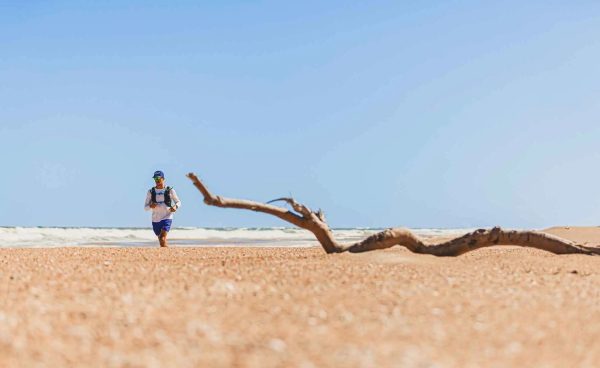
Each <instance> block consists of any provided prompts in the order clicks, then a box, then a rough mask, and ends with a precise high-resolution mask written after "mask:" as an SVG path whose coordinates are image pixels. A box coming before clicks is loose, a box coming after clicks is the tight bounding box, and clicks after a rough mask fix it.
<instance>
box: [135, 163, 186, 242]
mask: <svg viewBox="0 0 600 368" xmlns="http://www.w3.org/2000/svg"><path fill="white" fill-rule="evenodd" d="M153 178H154V182H155V183H156V186H154V187H152V188H151V189H150V190H149V191H148V194H147V195H146V204H145V205H144V210H146V211H150V210H151V211H152V228H153V229H154V234H156V236H158V241H159V243H160V246H161V247H167V246H168V245H167V234H168V233H169V230H171V223H172V222H173V213H174V212H175V211H177V210H178V209H179V207H180V206H181V201H180V200H179V197H177V193H175V189H173V188H171V187H165V174H164V173H163V172H162V171H156V172H155V173H154V176H153Z"/></svg>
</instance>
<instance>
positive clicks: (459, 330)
mask: <svg viewBox="0 0 600 368" xmlns="http://www.w3.org/2000/svg"><path fill="white" fill-rule="evenodd" d="M549 232H552V233H554V234H557V235H561V236H565V237H570V238H572V239H578V240H579V241H588V242H590V243H594V242H595V241H596V240H600V231H599V230H598V228H569V229H567V228H555V229H551V230H549ZM598 243H600V242H598ZM0 262H1V268H0V269H1V272H0V280H1V283H0V296H1V299H0V366H2V367H5V366H24V367H27V366H52V367H56V366H108V367H142V366H143V367H198V366H202V367H340V366H343V367H481V366H486V367H506V366H547V367H565V366H577V367H594V366H598V364H599V363H598V362H600V257H590V256H581V255H567V256H556V255H552V254H549V253H546V252H543V251H537V250H530V249H523V248H517V247H496V248H489V249H483V250H478V251H475V252H472V253H469V254H466V255H463V256H460V257H456V258H435V257H433V256H427V255H413V254H411V253H409V252H408V251H406V250H405V249H403V248H400V247H396V248H394V249H390V250H386V251H376V252H371V253H365V254H341V255H326V254H324V253H323V252H322V251H321V250H320V249H319V248H308V249H307V248H296V249H294V248H292V249H290V248H171V249H148V248H109V249H106V248H104V249H101V248H54V249H3V250H0Z"/></svg>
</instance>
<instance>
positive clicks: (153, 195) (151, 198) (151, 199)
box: [150, 187, 156, 204]
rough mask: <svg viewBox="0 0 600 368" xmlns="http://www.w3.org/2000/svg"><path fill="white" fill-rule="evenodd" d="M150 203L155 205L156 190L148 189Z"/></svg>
mask: <svg viewBox="0 0 600 368" xmlns="http://www.w3.org/2000/svg"><path fill="white" fill-rule="evenodd" d="M150 203H153V204H156V188H154V187H152V188H151V189H150Z"/></svg>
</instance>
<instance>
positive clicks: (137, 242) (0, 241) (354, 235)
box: [0, 227, 471, 248]
mask: <svg viewBox="0 0 600 368" xmlns="http://www.w3.org/2000/svg"><path fill="white" fill-rule="evenodd" d="M381 230H382V229H372V228H351V229H334V230H333V231H334V233H335V235H336V237H337V239H338V240H339V241H340V242H352V241H357V240H360V239H363V238H365V237H367V236H369V235H371V234H374V233H376V232H378V231H381ZM413 231H414V232H415V233H416V234H418V235H419V236H421V237H424V238H429V237H435V236H459V235H462V234H465V233H467V232H469V231H471V229H413ZM169 242H170V244H171V245H175V246H257V247H261V246H263V247H310V246H317V245H318V243H317V241H316V240H315V238H314V236H313V235H312V234H311V233H310V232H308V231H306V230H303V229H295V228H283V227H272V228H195V227H180V228H174V229H172V230H171V232H170V234H169ZM156 243H157V241H156V237H155V236H154V233H153V232H152V230H151V229H149V228H86V227H77V228H62V227H0V248H7V247H31V248H41V247H86V246H87V247H98V246H100V247H102V246H108V247H110V246H119V247H143V246H156Z"/></svg>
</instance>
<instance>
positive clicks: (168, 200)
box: [150, 187, 173, 207]
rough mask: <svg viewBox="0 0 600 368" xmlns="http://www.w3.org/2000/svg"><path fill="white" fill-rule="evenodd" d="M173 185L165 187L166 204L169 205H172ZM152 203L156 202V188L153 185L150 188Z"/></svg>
mask: <svg viewBox="0 0 600 368" xmlns="http://www.w3.org/2000/svg"><path fill="white" fill-rule="evenodd" d="M171 189H173V188H171V187H166V188H165V205H166V206H167V207H171V204H172V203H171ZM150 197H151V198H150V203H154V204H156V188H155V187H152V189H150Z"/></svg>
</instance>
